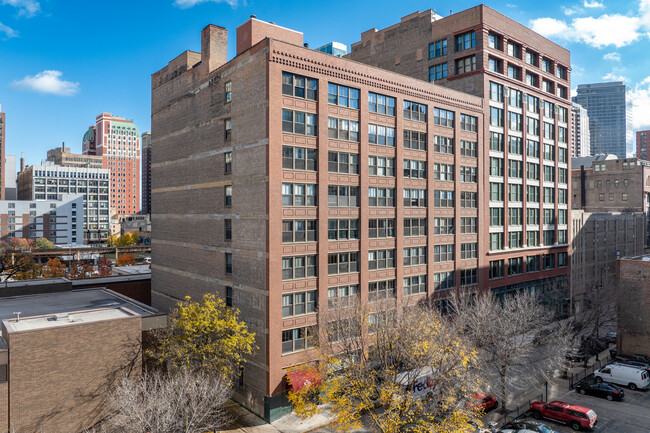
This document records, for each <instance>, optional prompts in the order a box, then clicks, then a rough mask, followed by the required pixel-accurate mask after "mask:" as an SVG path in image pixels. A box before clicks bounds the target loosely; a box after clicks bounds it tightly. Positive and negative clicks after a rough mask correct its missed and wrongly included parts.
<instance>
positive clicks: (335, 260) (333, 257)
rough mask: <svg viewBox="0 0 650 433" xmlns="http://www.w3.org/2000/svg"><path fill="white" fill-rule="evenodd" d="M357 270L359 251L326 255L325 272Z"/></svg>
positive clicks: (330, 273) (331, 273) (334, 272)
mask: <svg viewBox="0 0 650 433" xmlns="http://www.w3.org/2000/svg"><path fill="white" fill-rule="evenodd" d="M350 272H359V252H358V251H356V252H348V253H333V254H328V255H327V274H328V275H336V274H347V273H350Z"/></svg>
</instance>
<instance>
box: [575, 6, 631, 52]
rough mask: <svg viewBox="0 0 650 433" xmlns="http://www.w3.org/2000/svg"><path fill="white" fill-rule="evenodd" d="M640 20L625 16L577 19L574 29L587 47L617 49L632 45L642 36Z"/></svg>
mask: <svg viewBox="0 0 650 433" xmlns="http://www.w3.org/2000/svg"><path fill="white" fill-rule="evenodd" d="M639 24H640V23H639V18H637V17H627V16H624V15H619V14H615V15H607V14H605V15H601V16H600V17H598V18H593V17H587V18H576V19H575V20H573V26H572V27H573V29H574V30H575V32H576V34H577V35H578V37H579V38H580V39H581V40H582V41H583V42H585V43H586V44H587V45H591V46H593V47H596V48H601V47H604V46H607V45H614V46H615V47H617V48H620V47H624V46H626V45H629V44H631V43H632V42H634V41H635V40H636V39H638V38H639V36H641V34H640V33H639V31H638V30H639Z"/></svg>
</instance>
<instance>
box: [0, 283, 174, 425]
mask: <svg viewBox="0 0 650 433" xmlns="http://www.w3.org/2000/svg"><path fill="white" fill-rule="evenodd" d="M118 278H122V279H124V278H125V277H118ZM23 286H24V284H23ZM95 287H97V286H95ZM0 320H2V337H1V338H0V431H3V432H10V431H16V432H82V431H87V430H90V429H92V427H94V425H95V424H96V423H97V422H99V421H101V420H102V419H103V418H104V417H105V416H106V415H107V414H108V409H109V406H108V398H109V394H110V393H111V392H112V391H113V390H114V386H115V385H116V384H117V383H119V379H120V378H121V377H123V376H125V375H131V377H134V378H137V377H138V376H139V375H140V374H141V372H142V347H141V345H142V341H143V336H146V333H147V332H148V331H149V330H152V329H157V328H161V327H164V326H165V325H166V322H167V321H166V317H165V316H164V315H162V314H160V313H159V312H158V311H157V310H155V309H153V308H151V307H148V306H146V305H143V304H141V303H139V302H136V301H133V300H131V299H129V298H127V297H126V296H122V295H119V294H118V293H116V292H113V291H111V290H107V289H103V288H101V289H100V288H93V289H85V290H75V291H64V292H58V293H44V294H33V295H25V296H13V297H3V298H1V299H0Z"/></svg>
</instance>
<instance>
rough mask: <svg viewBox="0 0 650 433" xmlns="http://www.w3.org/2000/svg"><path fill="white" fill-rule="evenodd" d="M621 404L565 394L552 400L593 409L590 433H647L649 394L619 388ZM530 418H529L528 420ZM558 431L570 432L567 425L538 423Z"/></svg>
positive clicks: (649, 410) (649, 413) (549, 422)
mask: <svg viewBox="0 0 650 433" xmlns="http://www.w3.org/2000/svg"><path fill="white" fill-rule="evenodd" d="M623 390H624V391H625V398H624V399H623V401H608V400H606V399H604V398H600V397H594V396H590V395H580V394H578V393H577V392H575V391H569V392H567V393H565V394H563V395H561V396H560V397H558V398H555V399H554V400H560V401H564V402H566V403H571V404H575V405H578V406H583V407H587V408H589V409H593V410H594V412H596V415H597V416H598V424H596V427H595V428H594V430H593V431H595V432H598V433H648V432H650V392H649V391H638V390H637V391H631V390H630V389H628V388H623ZM530 419H533V418H532V417H531V418H530ZM542 422H544V423H545V424H547V425H548V426H549V427H551V428H553V429H554V430H557V431H558V432H561V433H565V432H567V433H568V432H572V431H573V430H572V429H571V427H570V426H565V425H562V424H559V423H556V422H554V421H550V420H542Z"/></svg>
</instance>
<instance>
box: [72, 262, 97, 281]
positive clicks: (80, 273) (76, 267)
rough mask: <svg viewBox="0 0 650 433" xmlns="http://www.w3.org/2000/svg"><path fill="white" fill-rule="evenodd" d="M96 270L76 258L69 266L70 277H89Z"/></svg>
mask: <svg viewBox="0 0 650 433" xmlns="http://www.w3.org/2000/svg"><path fill="white" fill-rule="evenodd" d="M94 272H95V270H94V269H93V267H92V266H90V265H87V264H85V263H84V262H81V261H79V260H75V261H73V262H72V263H70V266H68V278H72V279H77V278H89V277H92V276H93V274H94Z"/></svg>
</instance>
